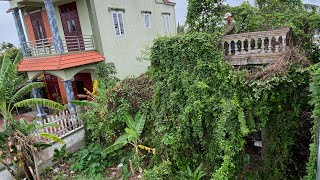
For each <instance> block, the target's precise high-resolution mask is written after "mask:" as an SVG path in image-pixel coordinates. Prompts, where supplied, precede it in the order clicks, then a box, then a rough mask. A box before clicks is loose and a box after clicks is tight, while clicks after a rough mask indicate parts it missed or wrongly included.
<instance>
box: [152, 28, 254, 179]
mask: <svg viewBox="0 0 320 180" xmlns="http://www.w3.org/2000/svg"><path fill="white" fill-rule="evenodd" d="M218 40H219V36H218V35H210V34H204V33H194V34H188V35H179V36H175V37H172V38H168V37H163V38H159V39H157V40H156V41H155V42H154V46H153V47H152V48H151V64H152V67H151V77H152V80H153V82H154V98H153V111H152V116H153V117H152V118H151V119H150V120H149V121H151V122H154V123H153V126H154V130H153V131H152V133H153V135H152V137H151V139H152V138H153V139H154V140H153V143H154V145H153V146H155V147H156V148H157V150H158V151H159V154H160V156H161V157H162V158H166V157H168V158H169V160H170V161H171V162H172V164H173V166H174V168H175V169H186V168H187V166H188V165H190V167H191V168H192V169H195V168H196V167H197V166H198V165H199V164H201V163H203V164H204V166H205V168H206V169H209V170H210V171H211V172H214V177H215V178H216V179H228V178H232V177H234V175H235V174H236V171H237V170H239V169H240V167H235V164H236V162H237V161H238V156H239V155H240V152H241V151H242V149H243V146H244V143H245V139H244V137H245V136H246V135H248V133H250V132H251V131H252V129H253V125H254V122H253V119H252V117H251V116H250V113H249V112H248V111H247V110H250V105H251V94H250V93H248V92H250V91H249V89H247V87H245V86H244V78H243V76H241V75H238V74H236V73H235V71H233V69H232V67H231V66H230V65H228V64H227V63H226V62H225V60H224V57H223V54H222V51H221V50H220V48H219V42H218ZM244 107H246V110H245V109H244ZM151 141H152V140H151Z"/></svg>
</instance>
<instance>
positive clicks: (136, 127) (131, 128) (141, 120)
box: [103, 112, 156, 171]
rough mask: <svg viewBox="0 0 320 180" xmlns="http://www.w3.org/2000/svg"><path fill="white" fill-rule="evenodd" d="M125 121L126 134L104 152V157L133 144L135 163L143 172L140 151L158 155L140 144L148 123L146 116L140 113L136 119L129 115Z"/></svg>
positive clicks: (153, 149) (152, 149)
mask: <svg viewBox="0 0 320 180" xmlns="http://www.w3.org/2000/svg"><path fill="white" fill-rule="evenodd" d="M124 119H125V122H126V124H127V127H126V128H125V130H124V131H125V132H124V133H123V134H122V135H121V136H119V138H118V139H117V140H116V141H115V143H114V144H113V145H111V146H110V147H108V148H106V149H105V150H104V151H103V155H108V154H110V153H113V152H114V151H116V150H118V149H120V148H122V147H124V146H125V145H127V144H131V145H132V146H133V148H134V152H135V161H136V162H137V164H138V167H139V170H140V171H141V168H140V166H139V149H143V150H146V151H148V152H150V153H151V152H152V154H155V153H156V149H155V148H149V147H147V146H144V145H141V144H139V142H140V135H141V133H142V131H143V128H144V124H145V122H146V116H145V114H142V113H140V112H138V113H137V114H136V115H135V117H134V118H133V117H132V116H131V115H129V114H127V115H126V116H125V117H124Z"/></svg>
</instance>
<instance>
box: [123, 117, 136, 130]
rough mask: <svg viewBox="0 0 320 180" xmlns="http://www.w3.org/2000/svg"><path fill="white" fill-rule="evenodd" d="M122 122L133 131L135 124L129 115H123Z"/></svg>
mask: <svg viewBox="0 0 320 180" xmlns="http://www.w3.org/2000/svg"><path fill="white" fill-rule="evenodd" d="M124 120H125V122H126V124H127V126H128V127H129V128H130V129H135V122H134V120H133V118H132V116H131V115H130V114H125V115H124Z"/></svg>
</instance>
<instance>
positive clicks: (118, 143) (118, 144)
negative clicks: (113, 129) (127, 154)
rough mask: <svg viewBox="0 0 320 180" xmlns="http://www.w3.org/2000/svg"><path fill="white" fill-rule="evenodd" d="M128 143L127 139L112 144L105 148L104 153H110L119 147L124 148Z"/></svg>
mask: <svg viewBox="0 0 320 180" xmlns="http://www.w3.org/2000/svg"><path fill="white" fill-rule="evenodd" d="M127 143H128V142H127V141H121V142H116V143H114V144H113V145H111V146H109V147H108V148H106V149H105V150H103V151H102V154H103V155H108V154H110V153H112V152H114V151H115V150H118V149H120V148H122V147H123V146H125V145H126V144H127Z"/></svg>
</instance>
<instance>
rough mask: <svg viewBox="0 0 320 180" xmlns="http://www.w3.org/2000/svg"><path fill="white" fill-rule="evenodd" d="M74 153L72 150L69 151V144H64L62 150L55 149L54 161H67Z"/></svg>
mask: <svg viewBox="0 0 320 180" xmlns="http://www.w3.org/2000/svg"><path fill="white" fill-rule="evenodd" d="M71 156H72V154H71V152H69V151H68V149H67V145H66V144H64V145H63V146H62V147H61V148H60V150H59V149H54V150H53V159H52V161H53V162H57V163H65V162H67V161H68V160H69V159H70V158H71Z"/></svg>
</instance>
